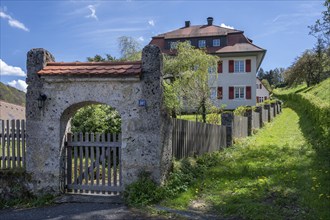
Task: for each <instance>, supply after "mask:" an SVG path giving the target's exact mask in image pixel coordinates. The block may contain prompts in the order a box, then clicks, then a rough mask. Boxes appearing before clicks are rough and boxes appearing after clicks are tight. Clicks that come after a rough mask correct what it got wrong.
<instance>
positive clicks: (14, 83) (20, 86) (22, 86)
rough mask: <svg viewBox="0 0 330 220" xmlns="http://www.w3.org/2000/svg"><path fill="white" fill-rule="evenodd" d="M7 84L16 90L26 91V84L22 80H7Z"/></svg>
mask: <svg viewBox="0 0 330 220" xmlns="http://www.w3.org/2000/svg"><path fill="white" fill-rule="evenodd" d="M8 85H10V86H12V87H14V88H16V89H18V90H21V91H23V92H26V88H27V84H26V82H25V81H24V80H20V79H19V80H17V81H16V80H13V81H11V82H8Z"/></svg>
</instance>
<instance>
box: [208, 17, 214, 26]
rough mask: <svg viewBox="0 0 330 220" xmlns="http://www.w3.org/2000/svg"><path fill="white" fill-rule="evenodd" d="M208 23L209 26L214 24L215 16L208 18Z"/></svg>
mask: <svg viewBox="0 0 330 220" xmlns="http://www.w3.org/2000/svg"><path fill="white" fill-rule="evenodd" d="M207 25H208V26H211V25H213V18H212V17H208V18H207Z"/></svg>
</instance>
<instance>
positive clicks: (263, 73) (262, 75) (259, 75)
mask: <svg viewBox="0 0 330 220" xmlns="http://www.w3.org/2000/svg"><path fill="white" fill-rule="evenodd" d="M265 75H266V73H265V71H264V69H263V68H260V69H259V71H258V73H257V77H258V79H260V80H261V79H264V77H265Z"/></svg>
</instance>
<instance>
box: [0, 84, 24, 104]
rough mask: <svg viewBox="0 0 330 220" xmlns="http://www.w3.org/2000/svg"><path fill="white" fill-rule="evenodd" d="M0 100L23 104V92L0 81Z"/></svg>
mask: <svg viewBox="0 0 330 220" xmlns="http://www.w3.org/2000/svg"><path fill="white" fill-rule="evenodd" d="M0 100H3V101H5V102H9V103H12V104H16V105H22V106H25V93H24V92H22V91H20V90H18V89H15V88H14V87H11V86H8V85H5V84H3V83H2V82H0Z"/></svg>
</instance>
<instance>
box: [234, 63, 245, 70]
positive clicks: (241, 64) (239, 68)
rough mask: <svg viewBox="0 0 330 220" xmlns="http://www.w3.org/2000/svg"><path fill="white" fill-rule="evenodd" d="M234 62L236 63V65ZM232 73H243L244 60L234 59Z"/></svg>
mask: <svg viewBox="0 0 330 220" xmlns="http://www.w3.org/2000/svg"><path fill="white" fill-rule="evenodd" d="M236 63H238V66H237V65H236ZM236 67H238V69H237V68H236ZM234 73H245V60H234Z"/></svg>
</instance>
